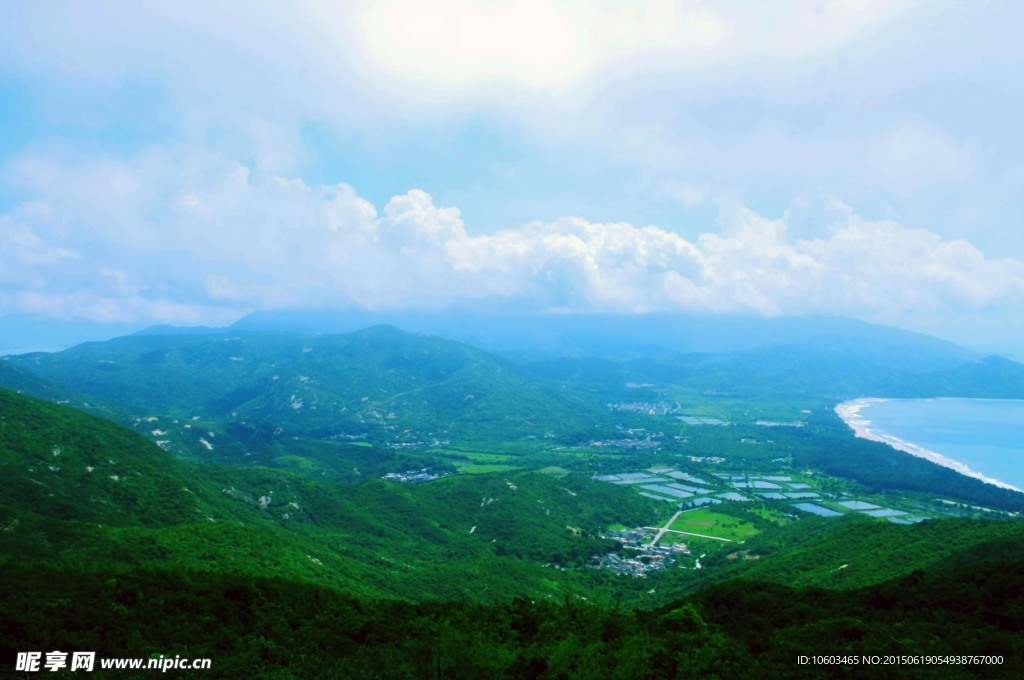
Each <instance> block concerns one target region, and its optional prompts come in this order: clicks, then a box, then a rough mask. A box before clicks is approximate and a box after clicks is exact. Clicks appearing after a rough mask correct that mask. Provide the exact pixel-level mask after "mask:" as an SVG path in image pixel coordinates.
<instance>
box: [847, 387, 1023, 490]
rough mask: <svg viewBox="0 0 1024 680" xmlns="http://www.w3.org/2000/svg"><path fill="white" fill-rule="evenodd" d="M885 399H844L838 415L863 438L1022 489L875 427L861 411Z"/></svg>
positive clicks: (971, 474)
mask: <svg viewBox="0 0 1024 680" xmlns="http://www.w3.org/2000/svg"><path fill="white" fill-rule="evenodd" d="M885 401H887V400H886V399H876V398H865V399H852V400H850V401H844V402H843V403H841V404H839V405H838V406H836V408H835V411H836V415H838V416H839V417H840V418H842V419H843V422H845V423H846V424H847V425H849V426H850V427H851V428H852V429H853V432H854V434H856V435H857V436H858V437H861V438H863V439H870V440H871V441H876V442H882V443H883V444H888V445H889V446H891V447H893V448H894V449H899V450H900V451H903V452H905V453H909V454H910V455H912V456H917V457H918V458H924V459H925V460H930V461H931V462H933V463H935V464H937V465H942V466H943V467H948V468H950V469H951V470H956V471H957V472H959V473H960V474H962V475H966V476H968V477H974V478H975V479H980V480H981V481H983V482H986V483H988V484H992V485H994V486H998V487H1001V488H1003V489H1010V490H1012V491H1020V489H1018V488H1017V487H1015V486H1012V485H1010V484H1007V483H1005V482H1001V481H999V480H998V479H992V478H991V477H986V476H985V475H983V474H981V473H980V472H976V471H974V470H972V469H971V468H969V467H968V466H967V465H965V464H963V463H961V462H960V461H956V460H953V459H951V458H947V457H945V456H943V455H942V454H941V453H936V452H935V451H930V450H928V449H926V448H923V447H920V446H918V445H917V444H913V443H911V442H908V441H904V440H902V439H900V438H899V437H894V436H892V435H891V434H889V433H887V432H882V431H880V430H877V429H873V427H872V423H871V421H870V420H869V419H868V418H867V416H866V415H864V414H862V413H861V410H862V409H864V408H865V407H867V406H870V405H872V404H880V403H882V402H885Z"/></svg>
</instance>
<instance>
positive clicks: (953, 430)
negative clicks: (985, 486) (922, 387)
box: [848, 398, 1024, 489]
mask: <svg viewBox="0 0 1024 680" xmlns="http://www.w3.org/2000/svg"><path fill="white" fill-rule="evenodd" d="M859 401H860V405H859V409H857V411H856V413H857V415H858V416H859V420H860V423H861V425H862V427H864V428H866V429H867V430H869V431H870V433H871V434H872V435H875V436H876V437H877V438H879V439H882V440H884V441H888V442H890V443H893V444H894V445H897V448H905V447H902V446H899V444H911V445H912V446H911V448H918V449H923V450H924V451H925V452H926V453H927V452H933V453H936V454H939V456H941V457H942V458H945V459H947V460H948V461H952V462H955V463H960V464H962V465H963V466H966V467H967V468H969V469H970V470H971V471H973V472H975V473H978V474H977V476H982V477H984V478H987V479H988V480H997V481H999V482H1002V483H1003V484H1006V485H1010V486H1013V487H1016V488H1018V489H1024V400H1013V399H945V398H944V399H877V400H876V399H866V400H859ZM848 403H849V402H848ZM848 422H850V421H849V420H848ZM951 467H955V466H951Z"/></svg>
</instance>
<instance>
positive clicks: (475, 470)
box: [455, 462, 519, 475]
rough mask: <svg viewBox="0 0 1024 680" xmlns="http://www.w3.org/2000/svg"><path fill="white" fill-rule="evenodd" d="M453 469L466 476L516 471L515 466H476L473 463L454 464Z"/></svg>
mask: <svg viewBox="0 0 1024 680" xmlns="http://www.w3.org/2000/svg"><path fill="white" fill-rule="evenodd" d="M455 467H456V468H458V470H459V472H461V473H462V474H466V475H486V474H487V473H489V472H509V471H511V470H518V469H519V468H518V467H516V466H515V465H477V464H475V463H461V462H456V463H455Z"/></svg>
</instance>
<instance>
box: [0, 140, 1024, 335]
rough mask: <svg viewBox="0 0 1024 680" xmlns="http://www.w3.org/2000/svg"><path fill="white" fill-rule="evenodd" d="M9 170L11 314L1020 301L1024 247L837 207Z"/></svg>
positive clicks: (246, 174)
mask: <svg viewBox="0 0 1024 680" xmlns="http://www.w3.org/2000/svg"><path fill="white" fill-rule="evenodd" d="M14 167H15V169H24V168H28V171H26V172H23V173H22V174H21V175H20V178H21V181H22V183H23V189H24V190H25V191H26V192H29V193H31V194H32V198H31V200H29V201H27V202H26V203H25V204H23V205H22V206H21V207H19V208H18V209H16V210H15V211H14V212H12V213H10V214H8V215H4V216H2V217H0V232H2V235H3V236H4V239H3V243H4V244H5V245H4V248H3V250H2V251H0V253H2V258H0V284H2V292H3V296H2V297H0V304H2V306H3V307H5V308H6V310H7V311H16V310H17V311H26V310H33V311H37V312H49V313H53V314H60V315H65V316H66V315H80V316H84V317H87V318H91V319H99V320H114V319H116V320H134V319H138V318H143V319H153V320H160V321H177V322H188V323H197V322H199V321H201V320H202V319H203V318H205V317H209V318H214V317H216V318H218V319H223V318H224V317H225V316H228V315H230V314H231V313H234V314H241V313H243V312H244V311H246V310H249V309H253V308H258V307H283V306H325V305H335V304H352V303H355V304H359V305H362V306H367V307H387V306H405V307H416V306H420V307H422V306H438V305H450V304H459V303H460V301H461V302H465V301H471V300H476V301H493V303H494V304H496V305H500V304H507V305H514V306H515V307H516V308H517V309H523V308H527V309H533V310H535V311H552V310H560V311H615V312H636V313H642V312H651V311H665V310H705V311H715V312H754V313H759V314H769V315H775V314H798V313H841V314H849V315H853V316H858V317H861V318H872V319H884V320H887V321H897V320H898V319H899V318H900V317H901V316H905V315H910V314H915V313H925V312H926V313H943V312H949V313H958V312H964V311H972V312H984V311H990V310H998V309H1009V308H1012V307H1014V306H1017V307H1018V308H1019V306H1020V305H1021V304H1022V303H1024V262H1021V261H1019V260H1016V259H1010V258H1003V259H996V258H988V257H986V256H985V255H984V254H983V253H982V252H981V251H980V250H978V249H977V248H976V247H974V246H973V245H972V244H971V243H969V242H968V241H965V240H960V239H945V238H943V237H941V236H939V235H937V234H936V233H933V232H931V231H929V230H927V229H922V228H910V227H907V226H904V225H902V224H900V223H898V222H895V221H891V220H868V219H865V218H863V217H861V216H859V215H858V214H856V213H855V212H854V211H853V210H852V209H851V208H849V207H848V206H845V205H843V204H841V203H837V204H836V205H833V206H831V209H830V211H828V213H827V214H829V215H830V216H831V217H832V221H831V223H829V224H827V225H822V231H824V232H826V235H824V236H820V237H817V238H798V237H795V236H793V235H791V234H790V228H789V216H788V214H787V215H783V216H782V217H779V218H769V217H766V216H764V215H761V214H758V213H757V212H755V211H753V210H751V209H749V208H747V207H745V206H743V205H741V204H736V205H732V206H731V207H723V209H722V212H721V215H720V218H719V223H718V224H716V225H710V226H709V228H708V229H706V230H705V231H704V232H703V233H701V234H700V235H699V236H698V237H696V238H694V239H686V238H684V237H683V236H681V235H680V234H678V233H676V232H673V231H669V230H666V229H664V228H660V227H657V226H642V227H641V226H635V225H633V224H630V223H627V222H608V223H600V222H592V221H588V220H586V219H584V218H582V217H563V218H559V219H556V220H554V221H550V222H532V223H529V224H526V225H523V226H520V227H515V228H509V229H504V230H499V231H497V232H494V233H489V234H474V233H473V232H472V230H471V228H467V225H465V224H464V222H463V219H462V216H461V213H460V211H459V210H458V208H455V207H447V206H438V205H436V204H435V202H434V200H433V198H432V197H431V196H430V195H429V194H428V193H427V192H425V191H423V190H420V189H412V190H410V191H408V192H406V193H404V194H400V195H397V196H394V197H392V198H391V199H390V200H389V201H387V202H386V204H385V205H384V206H383V208H382V209H381V210H380V211H378V209H377V208H376V207H375V206H373V205H372V204H371V203H370V202H369V201H367V200H366V199H364V198H362V197H361V196H360V195H359V194H358V193H357V191H356V190H355V189H354V188H353V187H351V186H349V185H347V184H335V185H323V184H310V183H307V182H305V181H303V180H301V179H295V178H286V177H281V176H278V175H273V174H267V173H264V172H261V171H258V170H253V169H251V168H249V167H247V166H245V165H242V164H240V163H237V162H235V161H231V160H229V159H226V158H223V157H220V156H217V155H215V154H211V153H209V152H207V151H203V150H195V149H178V150H173V151H170V150H164V151H160V152H148V153H145V154H143V155H140V156H139V157H137V158H135V159H132V160H127V161H117V162H115V161H109V160H104V161H96V162H82V163H76V162H75V161H71V160H67V159H65V160H61V159H58V158H32V159H23V160H22V161H19V162H17V163H15V165H14ZM823 214H825V213H823ZM69 263H70V264H69ZM71 264H73V266H70V265H71Z"/></svg>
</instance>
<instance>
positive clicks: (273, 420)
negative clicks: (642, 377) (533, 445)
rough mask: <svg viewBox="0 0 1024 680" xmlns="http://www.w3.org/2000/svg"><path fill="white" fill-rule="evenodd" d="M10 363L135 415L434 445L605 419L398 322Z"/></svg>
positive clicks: (151, 344)
mask: <svg viewBox="0 0 1024 680" xmlns="http://www.w3.org/2000/svg"><path fill="white" fill-rule="evenodd" d="M6 362H7V363H8V364H10V365H11V366H12V367H15V368H18V369H20V370H21V371H22V372H23V373H24V372H28V373H31V374H34V375H36V376H38V377H39V378H42V379H50V380H52V381H54V382H57V383H59V384H60V385H62V386H64V387H66V388H68V389H71V390H75V391H77V392H80V393H82V394H87V395H90V396H92V397H93V398H95V399H98V400H102V401H103V402H105V403H108V404H113V405H117V406H119V407H120V408H121V409H122V410H124V411H125V412H127V413H129V414H131V415H135V416H147V415H154V414H156V415H168V416H175V417H178V418H184V419H188V418H193V417H196V416H198V417H200V418H202V419H204V420H211V419H216V420H220V421H230V422H258V423H260V424H261V425H268V426H270V427H272V428H277V427H280V428H281V429H282V431H283V432H286V433H288V434H301V435H307V436H313V437H317V438H330V437H335V438H339V437H340V438H346V437H352V436H358V437H370V438H374V439H378V440H388V441H404V442H414V441H427V442H429V441H431V440H434V439H447V438H451V437H462V438H470V439H472V438H474V437H476V436H478V431H479V430H480V429H481V428H485V429H486V430H487V432H488V433H489V435H488V436H492V437H495V438H497V437H503V438H505V439H507V440H515V439H518V438H521V437H522V436H523V435H524V433H526V434H532V435H536V434H538V433H540V434H543V433H545V432H547V431H549V430H551V429H553V428H555V427H556V426H557V427H558V428H559V429H562V430H564V429H566V428H573V427H586V426H588V425H589V424H591V422H592V421H593V419H594V416H595V409H594V407H593V406H592V405H590V404H588V403H587V402H584V401H582V400H580V399H578V398H575V397H573V396H571V395H569V394H566V393H565V391H564V390H561V389H560V388H558V387H557V386H553V385H551V384H549V383H546V382H544V381H542V380H540V379H538V378H536V377H534V376H532V375H530V374H528V373H527V372H525V371H524V370H522V369H520V368H517V367H516V366H514V365H513V364H511V363H509V362H507V361H504V360H502V359H499V358H497V357H495V356H493V355H490V354H487V353H485V352H482V351H480V350H476V349H473V348H471V347H468V346H466V345H462V344H459V343H455V342H452V341H448V340H443V339H441V338H435V337H428V336H418V335H412V334H409V333H404V332H402V331H399V330H398V329H395V328H392V327H388V326H378V327H373V328H369V329H366V330H364V331H360V332H357V333H351V334H349V335H343V336H338V335H335V336H315V337H302V336H297V335H287V334H260V333H235V334H204V335H140V336H131V337H125V338H118V339H115V340H111V341H109V342H104V343H87V344H84V345H80V346H78V347H75V348H72V349H69V350H65V351H64V352H59V353H55V354H30V355H23V356H19V357H9V358H7V359H6ZM2 378H3V376H2V375H0V379H2Z"/></svg>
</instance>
